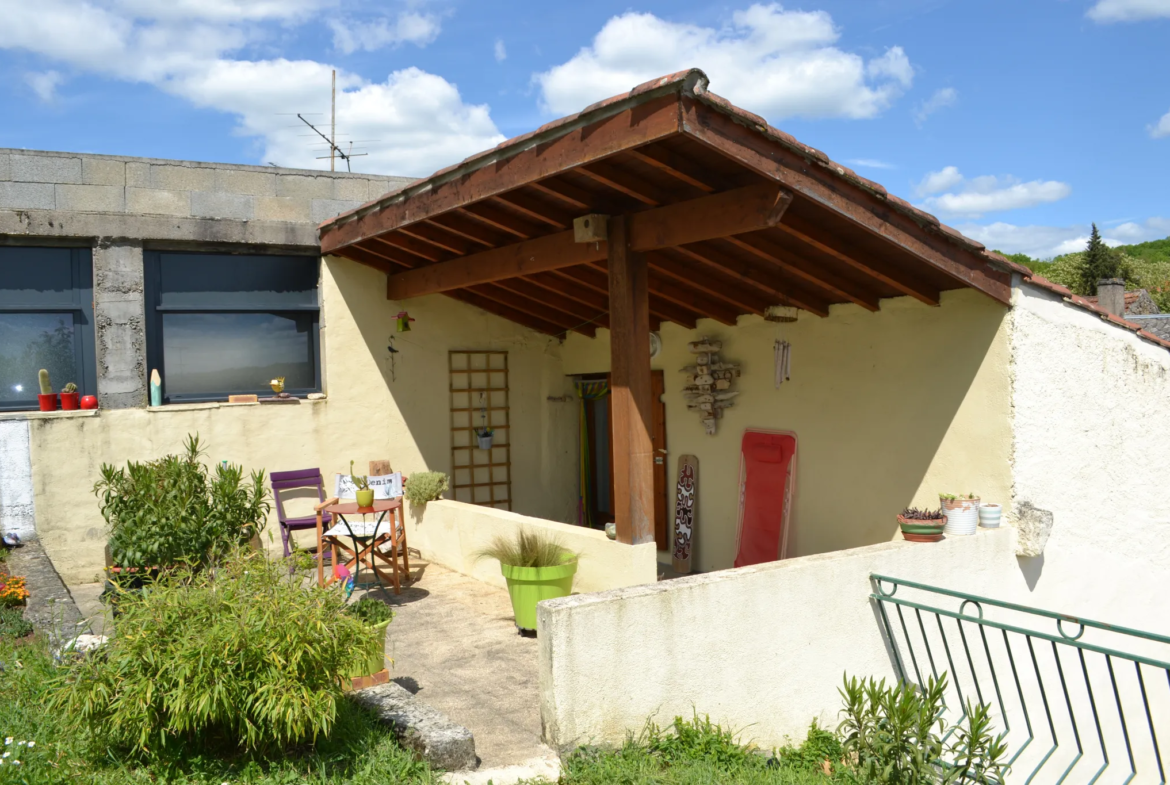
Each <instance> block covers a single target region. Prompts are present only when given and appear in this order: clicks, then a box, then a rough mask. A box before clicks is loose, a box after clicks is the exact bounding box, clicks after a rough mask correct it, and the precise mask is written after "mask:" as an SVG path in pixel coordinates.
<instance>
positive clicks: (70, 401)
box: [61, 392, 81, 412]
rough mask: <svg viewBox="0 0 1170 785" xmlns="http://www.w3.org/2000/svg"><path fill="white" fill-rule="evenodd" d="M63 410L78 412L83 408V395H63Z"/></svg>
mask: <svg viewBox="0 0 1170 785" xmlns="http://www.w3.org/2000/svg"><path fill="white" fill-rule="evenodd" d="M61 408H62V409H64V410H65V411H70V412H73V411H77V410H78V409H80V408H81V393H78V392H71V393H67V392H63V393H61Z"/></svg>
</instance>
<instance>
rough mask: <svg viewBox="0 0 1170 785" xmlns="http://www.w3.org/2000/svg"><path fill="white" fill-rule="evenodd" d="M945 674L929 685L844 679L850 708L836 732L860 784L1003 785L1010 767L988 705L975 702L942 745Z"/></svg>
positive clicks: (852, 775) (853, 776)
mask: <svg viewBox="0 0 1170 785" xmlns="http://www.w3.org/2000/svg"><path fill="white" fill-rule="evenodd" d="M946 686H947V681H946V674H943V676H942V678H941V679H934V678H932V679H930V680H929V681H928V682H927V683H926V685H925V688H924V689H919V688H918V687H916V686H914V685H911V684H905V683H903V684H896V685H893V686H890V687H887V686H886V680H885V679H882V680H881V681H877V680H875V679H860V680H859V679H857V678H856V677H854V678H852V679H850V678H846V679H845V684H844V686H843V687H842V688H841V689H840V693H841V698H842V700H843V701H844V703H845V707H844V708H843V709H842V710H841V713H842V714H843V715H844V719H843V720H842V722H841V725H840V726H839V727H838V729H837V734H838V735H839V736H840V737H841V739H842V750H843V752H844V753H845V759H846V760H847V761H848V762H849V764H850V765H849V766H848V767H847V771H846V774H847V776H848V778H849V779H851V780H853V781H855V782H857V783H862V785H952V783H973V784H974V785H1000V783H1002V782H1003V779H1004V776H1005V775H1006V774H1007V770H1008V767H1007V765H1006V764H1005V763H1004V762H1003V758H1004V756H1005V755H1006V754H1007V744H1006V743H1005V742H1004V736H1003V735H1002V734H1001V735H999V736H992V734H991V714H990V709H989V708H988V706H987V705H986V704H975V703H973V702H969V703H968V704H967V706H966V709H967V711H966V715H965V719H964V723H963V724H961V725H959V726H958V727H957V728H955V729H954V731H955V732H954V734H953V739H954V740H953V741H951V742H949V743H944V742H943V740H942V739H943V738H944V737H945V735H946V731H947V723H946V720H945V719H943V710H944V708H945V707H944V703H943V697H944V693H945V692H946Z"/></svg>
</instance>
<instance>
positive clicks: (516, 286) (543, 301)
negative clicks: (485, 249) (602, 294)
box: [493, 278, 609, 327]
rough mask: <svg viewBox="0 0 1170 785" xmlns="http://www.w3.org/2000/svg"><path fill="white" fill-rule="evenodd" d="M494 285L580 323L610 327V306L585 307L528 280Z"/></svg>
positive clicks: (501, 282)
mask: <svg viewBox="0 0 1170 785" xmlns="http://www.w3.org/2000/svg"><path fill="white" fill-rule="evenodd" d="M493 285H494V286H498V287H500V288H501V289H507V290H508V291H510V292H514V293H516V294H517V295H518V296H520V297H523V298H525V299H526V300H530V301H532V302H534V303H537V304H539V305H545V306H551V307H553V308H555V309H557V310H558V311H563V312H564V313H566V314H568V315H570V316H572V317H573V318H574V319H575V320H576V321H577V322H578V323H581V322H587V323H589V324H596V325H598V326H600V327H608V326H609V318H608V313H609V308H608V306H607V307H605V308H600V309H599V308H597V307H593V306H589V305H585V304H583V303H581V302H578V301H577V300H574V299H573V298H571V297H567V296H565V295H564V294H561V293H560V292H557V291H553V290H550V289H547V288H545V287H543V286H540V285H539V284H536V283H533V282H532V281H530V280H528V279H526V278H508V279H507V280H504V281H496V282H495V284H493Z"/></svg>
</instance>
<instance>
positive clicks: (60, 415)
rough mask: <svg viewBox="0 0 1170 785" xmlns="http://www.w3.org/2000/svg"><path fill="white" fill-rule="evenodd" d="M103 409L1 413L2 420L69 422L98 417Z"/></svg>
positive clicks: (0, 418)
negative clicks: (74, 419) (76, 419)
mask: <svg viewBox="0 0 1170 785" xmlns="http://www.w3.org/2000/svg"><path fill="white" fill-rule="evenodd" d="M100 412H101V409H70V410H68V411H66V410H64V409H58V410H57V411H55V412H38V411H28V412H0V420H69V419H72V418H74V417H97V416H98V414H99V413H100Z"/></svg>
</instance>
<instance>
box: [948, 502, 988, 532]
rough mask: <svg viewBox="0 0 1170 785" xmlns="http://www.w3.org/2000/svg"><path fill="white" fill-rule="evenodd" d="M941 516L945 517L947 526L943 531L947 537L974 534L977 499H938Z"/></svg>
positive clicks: (977, 511) (977, 516)
mask: <svg viewBox="0 0 1170 785" xmlns="http://www.w3.org/2000/svg"><path fill="white" fill-rule="evenodd" d="M939 502H940V503H941V506H942V511H943V515H945V516H946V517H947V525H946V526H945V527H944V528H943V531H944V532H946V534H948V535H952V536H962V535H968V534H974V533H975V526H976V525H977V524H978V523H979V500H978V499H944V498H941V497H940V498H939Z"/></svg>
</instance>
